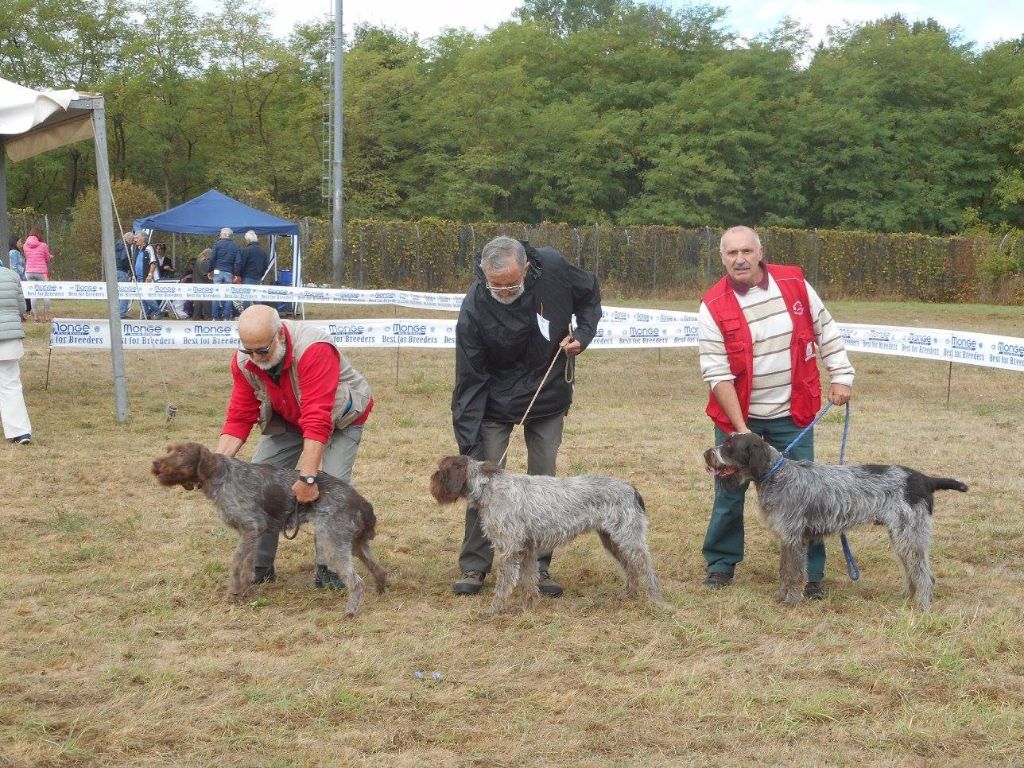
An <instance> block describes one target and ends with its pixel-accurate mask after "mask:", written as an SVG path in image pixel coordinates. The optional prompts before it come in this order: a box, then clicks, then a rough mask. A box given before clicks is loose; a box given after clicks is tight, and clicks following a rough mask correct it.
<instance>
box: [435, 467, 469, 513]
mask: <svg viewBox="0 0 1024 768" xmlns="http://www.w3.org/2000/svg"><path fill="white" fill-rule="evenodd" d="M468 467H469V459H467V458H466V457H465V456H445V457H444V458H443V459H441V461H439V462H438V469H437V471H436V472H435V473H434V474H433V475H431V476H430V495H431V496H433V497H434V498H435V499H437V503H438V504H451V503H452V502H454V501H456V500H457V499H458V498H459V497H460V496H462V495H463V494H464V493H465V491H466V479H467V474H468V473H467V469H468Z"/></svg>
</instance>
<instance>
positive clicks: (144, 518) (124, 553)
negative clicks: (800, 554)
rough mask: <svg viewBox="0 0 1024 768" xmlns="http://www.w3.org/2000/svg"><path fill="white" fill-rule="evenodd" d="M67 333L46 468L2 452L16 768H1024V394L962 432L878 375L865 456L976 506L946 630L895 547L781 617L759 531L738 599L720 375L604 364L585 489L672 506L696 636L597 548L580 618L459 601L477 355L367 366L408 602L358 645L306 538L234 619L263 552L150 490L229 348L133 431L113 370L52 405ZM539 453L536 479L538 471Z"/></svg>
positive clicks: (45, 444)
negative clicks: (590, 476)
mask: <svg viewBox="0 0 1024 768" xmlns="http://www.w3.org/2000/svg"><path fill="white" fill-rule="evenodd" d="M648 303H649V304H656V302H653V301H652V302H648ZM676 308H689V309H692V303H688V304H682V303H680V304H679V305H678V307H676ZM832 308H833V311H834V312H835V313H836V315H837V316H838V317H839V318H840V319H842V320H847V321H850V322H871V321H874V322H882V321H884V322H887V323H890V324H901V323H906V324H916V325H922V326H931V327H945V328H949V327H953V328H956V327H960V328H974V329H977V330H986V331H1002V332H1005V333H1010V334H1013V335H1018V336H1020V335H1024V333H1022V328H1024V315H1022V314H1021V312H1020V311H1018V310H1008V309H1004V308H993V307H989V308H977V307H966V308H960V307H929V306H925V305H911V306H899V305H885V306H883V305H877V304H875V305H867V304H864V305H858V304H841V303H836V302H833V307H832ZM62 309H66V310H67V311H65V314H72V313H75V312H79V313H82V314H84V313H86V312H89V311H93V312H95V307H94V306H93V307H89V306H86V305H82V306H78V305H72V306H71V307H70V308H65V307H62ZM361 309H362V308H353V309H352V310H350V311H349V312H348V313H347V314H348V316H359V315H362V314H363V312H362V311H361ZM323 311H324V312H326V310H323ZM401 312H402V314H405V312H404V311H401ZM43 333H44V329H43V328H41V327H39V326H33V327H32V328H31V334H32V335H31V338H30V339H29V340H28V344H27V347H28V354H27V357H26V358H25V360H24V361H23V371H24V382H25V386H26V390H27V395H28V401H29V406H30V409H31V412H32V417H33V421H34V426H35V443H34V444H33V445H32V446H31V447H29V448H27V449H24V448H14V447H8V446H4V447H3V448H0V462H2V463H3V470H2V472H0V484H2V495H0V498H2V499H3V505H2V509H0V516H2V517H0V519H2V521H3V524H4V528H5V530H6V531H7V536H6V537H5V538H6V539H7V541H6V546H5V554H4V561H3V562H4V568H3V572H2V579H0V590H2V591H0V594H2V600H0V626H2V627H3V631H2V633H0V670H2V672H0V764H5V765H6V764H9V765H13V766H29V765H33V766H34V765H45V766H50V765H52V766H117V765H131V766H166V765H175V766H213V765H216V766H253V765H260V766H336V765H351V766H369V765H378V764H379V765H387V766H422V765H436V766H468V765H478V766H511V765H552V766H561V765H581V766H632V765H644V766H662V765H689V764H713V765H751V764H755V763H757V764H771V765H778V764H784V763H793V762H799V763H801V764H809V765H823V764H828V765H851V766H852V765H857V766H861V765H869V766H871V765H895V764H899V765H922V766H924V765H935V764H961V765H967V764H971V765H975V764H982V763H984V764H1006V765H1013V764H1017V765H1019V764H1021V763H1022V762H1024V747H1022V743H1021V738H1020V733H1021V729H1022V726H1024V715H1022V711H1024V709H1022V704H1024V658H1022V656H1021V648H1022V639H1024V626H1022V620H1021V613H1020V605H1021V603H1022V600H1024V585H1022V582H1021V552H1022V551H1024V524H1022V522H1021V515H1020V511H1021V502H1020V499H1021V497H1022V494H1024V480H1022V476H1024V451H1022V450H1021V439H1020V428H1019V426H1018V423H1017V414H1019V413H1020V412H1021V410H1022V408H1024V387H1022V384H1024V378H1022V376H1021V375H1020V374H1015V373H1008V372H1001V371H993V370H985V369H981V368H973V367H969V366H957V367H955V368H954V370H953V377H952V392H951V396H950V403H949V407H948V409H947V407H946V383H947V367H946V366H945V365H943V364H941V363H934V362H918V361H912V360H905V359H900V358H888V357H882V356H875V355H863V354H861V355H855V357H854V363H855V364H856V365H857V368H858V383H857V388H856V399H855V410H854V422H853V427H852V432H851V439H850V445H849V448H848V456H847V460H849V461H877V462H890V461H893V462H899V463H905V464H909V465H911V466H914V467H917V468H920V469H922V470H924V471H928V472H932V473H935V474H950V475H953V476H956V477H958V478H960V479H962V480H964V481H965V482H967V483H968V484H969V485H970V486H971V492H970V493H969V494H967V495H963V496H962V495H960V494H953V493H949V494H942V495H940V497H939V499H938V503H937V514H936V525H935V542H934V549H933V561H934V567H935V571H936V575H937V577H938V581H939V583H938V589H937V594H936V607H935V609H934V610H933V611H932V612H931V613H929V614H920V613H917V612H915V611H913V610H911V609H910V608H908V607H907V605H906V604H905V602H904V600H903V599H902V598H901V597H900V596H899V595H898V592H899V590H900V588H901V586H902V584H901V576H900V572H899V567H898V565H897V563H896V561H895V559H894V558H893V556H892V554H891V552H890V551H889V545H888V540H887V537H886V536H885V534H884V532H883V531H882V530H880V529H875V528H867V529H863V530H859V531H857V532H856V533H854V534H853V535H852V537H851V538H852V544H853V546H854V548H855V550H856V552H857V555H858V558H859V560H860V564H861V566H862V568H863V570H864V577H863V580H862V581H861V582H859V583H857V584H853V583H851V582H850V581H849V580H848V579H847V578H846V577H845V575H843V574H842V558H841V555H840V554H839V548H838V546H836V544H835V543H832V544H831V545H830V546H829V553H830V558H831V559H830V566H829V573H828V581H827V588H828V593H829V594H828V598H827V599H826V600H825V601H824V602H822V603H814V604H810V603H808V604H804V605H801V606H799V607H797V608H793V609H788V610H787V609H784V608H782V607H780V606H777V605H776V604H775V603H773V602H772V600H771V592H772V590H773V582H774V581H775V579H776V571H777V565H776V562H777V547H776V545H775V543H774V541H773V540H772V539H771V538H770V537H769V536H768V535H767V534H766V532H765V531H764V530H763V529H762V528H761V527H760V526H759V525H758V524H757V523H756V521H755V520H754V519H753V517H751V520H750V521H749V524H748V527H747V531H748V535H747V539H748V551H747V558H746V561H745V562H744V563H743V565H742V566H741V567H740V569H739V571H738V574H737V581H736V583H735V584H734V586H732V587H731V588H729V589H727V590H724V591H721V592H717V593H709V592H707V591H705V590H704V589H703V588H702V587H701V586H700V578H701V577H702V575H703V560H702V559H701V556H700V545H701V540H702V537H703V533H704V528H705V525H706V523H707V516H708V512H709V508H710V501H711V487H710V483H709V480H708V479H707V478H706V476H705V474H704V472H703V469H702V466H701V459H700V456H701V452H702V450H703V449H704V448H705V447H706V446H707V444H708V442H709V440H710V439H711V429H710V425H709V422H708V420H707V419H706V417H705V416H704V415H703V412H702V411H703V404H704V397H705V395H704V388H703V386H702V385H701V383H700V380H699V375H698V373H697V366H696V363H697V361H696V353H695V351H694V350H664V351H662V352H660V353H658V352H655V351H636V352H610V351H600V352H594V353H592V354H588V355H585V356H584V357H583V358H582V359H581V362H580V366H579V369H578V386H577V401H576V405H575V406H574V408H573V410H572V412H571V414H570V417H569V420H568V422H567V428H566V435H565V441H564V445H563V451H562V454H561V459H560V467H561V471H562V472H563V473H571V474H576V473H582V472H601V473H609V474H614V475H617V476H620V477H623V478H625V479H628V480H630V481H631V482H633V483H635V484H636V485H637V486H638V487H639V488H640V489H641V491H642V492H643V495H644V498H645V500H646V501H647V505H648V510H649V513H650V518H651V547H652V551H653V553H654V556H655V564H656V567H657V569H658V571H659V574H660V575H661V578H662V580H663V585H664V588H665V592H666V596H667V598H668V601H669V608H668V609H667V610H664V611H661V610H656V609H653V608H650V607H646V606H638V605H635V604H632V603H623V602H620V601H619V600H618V599H617V597H616V594H617V592H618V590H619V589H620V586H621V579H620V576H619V574H618V573H617V571H616V569H615V567H614V564H613V563H612V561H611V559H610V558H608V557H607V555H606V554H605V553H604V552H603V551H602V550H601V548H600V546H599V544H598V542H597V540H596V538H593V537H591V538H584V539H580V540H577V541H576V542H574V543H573V544H571V545H570V546H568V547H566V548H565V549H564V550H563V551H560V552H558V553H557V556H556V559H555V564H554V572H555V575H556V576H558V577H559V578H560V579H561V580H562V581H563V582H564V584H565V585H566V594H565V596H564V597H563V598H562V599H560V600H558V601H545V602H544V603H543V604H542V605H541V607H540V608H539V609H538V610H536V611H534V612H530V613H526V614H523V615H517V616H511V617H501V618H498V619H495V620H491V621H483V620H481V619H480V615H479V614H480V611H481V609H482V608H483V607H484V606H485V604H486V600H487V599H488V598H489V594H485V595H484V596H483V597H482V598H479V599H473V598H456V597H455V596H453V595H452V594H451V592H450V585H451V581H452V579H453V578H454V577H455V575H456V574H455V558H456V553H457V550H458V545H459V542H460V541H461V536H462V514H461V510H460V509H458V508H455V507H448V508H439V507H437V506H436V505H435V504H434V502H433V500H432V499H431V498H430V496H429V495H428V493H427V488H426V486H427V478H428V476H429V473H430V471H431V470H432V468H433V465H434V461H435V460H436V458H437V456H438V455H440V454H442V453H445V452H449V451H450V450H452V448H453V445H452V439H451V433H450V415H449V410H448V401H449V391H450V382H451V378H452V359H451V354H450V353H448V352H444V351H437V352H427V351H419V350H417V351H407V350H403V351H402V352H401V354H400V356H396V354H395V352H393V351H382V350H353V351H352V352H351V358H352V360H353V362H354V363H355V365H356V366H357V367H358V368H360V369H361V370H362V371H363V372H364V373H365V374H366V375H367V377H368V378H369V379H370V381H371V382H372V384H373V386H374V388H375V391H376V397H377V407H376V409H375V411H374V414H373V417H372V419H371V421H370V424H369V427H368V429H367V431H366V435H365V438H364V442H363V447H362V449H361V451H360V455H359V458H358V460H357V463H356V468H355V476H354V479H355V483H356V485H357V486H358V487H359V489H360V490H361V491H362V492H363V493H364V494H365V495H366V496H367V497H368V498H370V499H371V500H372V501H373V502H374V504H375V505H376V508H377V511H378V515H379V520H380V522H379V535H378V539H377V542H376V550H377V552H378V554H379V556H380V558H381V560H382V562H383V563H384V564H385V566H386V567H388V568H389V570H390V571H391V573H392V576H393V584H394V586H393V588H392V589H391V590H390V591H389V592H388V593H387V594H386V595H384V596H383V597H378V596H376V595H375V594H370V593H369V592H368V595H367V598H366V600H365V602H364V604H363V608H362V610H361V612H360V613H359V615H358V616H357V617H356V619H355V620H352V621H346V620H344V619H343V617H342V610H343V600H342V599H341V598H340V597H339V596H337V595H335V594H331V593H326V594H324V593H320V592H317V591H315V590H313V589H312V588H311V581H312V567H311V563H312V542H311V540H310V538H309V536H308V534H307V533H305V532H303V534H301V535H300V537H299V539H298V540H297V541H296V542H293V543H287V542H285V543H283V545H282V548H281V552H280V553H279V563H278V570H279V574H280V578H279V580H278V581H277V582H276V583H275V584H272V585H268V586H267V587H265V588H263V589H262V590H261V591H260V592H259V593H258V595H257V597H256V598H255V599H254V600H253V602H252V603H251V604H249V605H245V606H236V605H232V604H230V603H229V602H228V601H227V600H226V598H225V580H226V569H225V565H226V563H227V561H228V558H229V555H230V551H231V549H232V547H233V544H234V541H233V535H232V534H230V533H229V532H228V531H226V530H225V529H224V528H223V527H222V526H221V525H220V524H219V523H218V521H217V520H216V518H215V516H214V514H213V510H212V507H211V505H210V504H209V503H208V502H207V501H206V500H205V498H203V497H201V496H199V495H198V494H195V493H188V492H185V491H183V490H181V489H175V490H166V489H163V488H160V487H158V486H157V484H156V483H155V482H154V481H153V479H152V478H151V476H150V475H149V473H148V470H149V461H150V459H151V458H152V457H153V456H155V455H157V454H158V453H160V452H161V451H162V449H163V445H164V444H165V443H167V442H169V441H173V440H182V439H187V440H193V439H194V440H200V441H203V442H205V443H207V444H209V445H212V444H213V443H214V442H215V439H216V436H217V432H218V427H219V426H220V420H221V418H222V414H223V407H224V403H225V400H226V395H227V389H228V373H227V356H226V355H225V354H224V353H223V352H142V353H139V352H132V353H129V354H128V356H127V365H128V377H129V387H130V407H131V410H132V413H133V417H134V418H133V420H132V422H131V423H130V424H128V425H116V424H115V423H114V421H113V415H112V414H113V404H112V396H111V387H110V383H109V378H110V364H109V360H108V358H107V357H106V356H104V355H103V354H102V353H95V352H94V353H77V352H60V353H55V354H54V359H53V368H52V370H51V374H50V385H49V388H48V389H45V390H44V389H43V383H44V380H45V376H46V363H47V349H46V341H45V337H44V335H43ZM163 378H166V385H167V394H165V392H164V387H163V383H162V381H161V380H162V379H163ZM168 398H169V399H171V400H173V401H174V402H176V403H177V405H178V409H179V411H178V417H177V418H176V419H175V420H174V421H173V422H171V423H170V424H167V423H165V419H164V409H165V406H166V403H167V400H168ZM840 433H841V427H840V416H838V415H837V416H835V417H834V418H833V417H832V415H831V414H830V417H829V418H828V419H826V423H824V424H823V425H821V426H820V427H819V429H818V432H817V445H818V454H819V458H821V459H822V460H835V459H836V457H837V454H838V447H839V437H840ZM250 450H251V449H250ZM246 455H249V454H246ZM511 457H512V458H511V463H512V465H513V467H517V468H521V467H522V466H523V449H522V446H521V443H515V444H514V447H513V449H512V451H511ZM489 586H490V585H488V592H489ZM418 669H419V670H424V671H425V672H426V677H427V680H426V681H422V682H421V681H419V680H417V679H416V678H415V677H414V671H415V670H418ZM435 670H436V671H438V672H440V674H441V680H440V681H439V682H433V681H431V680H430V673H431V672H433V671H435Z"/></svg>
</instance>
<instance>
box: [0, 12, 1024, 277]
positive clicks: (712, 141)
mask: <svg viewBox="0 0 1024 768" xmlns="http://www.w3.org/2000/svg"><path fill="white" fill-rule="evenodd" d="M723 13H724V11H723V9H721V8H716V7H713V6H706V5H695V6H687V7H685V8H683V9H681V10H673V9H672V8H671V7H670V6H666V5H664V4H660V3H653V2H651V3H649V2H637V0H526V2H524V3H523V5H522V6H521V7H520V8H519V9H518V11H517V12H516V14H515V19H514V20H512V21H509V22H506V23H504V24H501V25H499V26H498V27H496V28H495V29H493V30H491V31H489V32H488V33H487V34H484V35H476V34H473V33H470V32H467V31H465V30H448V31H446V32H444V33H442V34H441V35H439V36H438V37H436V38H433V39H431V40H429V41H421V40H420V39H419V38H418V37H417V36H416V35H414V34H409V33H406V32H403V31H400V30H395V29H387V28H382V27H375V26H370V25H360V26H358V27H357V29H356V32H355V35H354V36H353V38H352V39H351V40H350V41H349V43H348V47H347V50H345V52H344V62H345V86H344V87H345V93H344V95H345V110H346V112H345V119H344V136H343V140H344V141H343V147H344V148H343V155H344V168H343V177H344V189H345V200H344V208H345V214H346V216H347V217H348V218H352V219H382V218H394V219H404V220H427V219H439V220H446V221H478V222H490V223H496V222H507V221H517V222H528V223H529V224H531V225H534V226H538V225H540V224H541V223H542V222H545V221H561V222H567V223H569V224H573V225H576V226H579V227H584V226H591V225H593V224H594V223H595V222H598V223H600V224H602V225H611V224H616V225H620V226H631V227H632V226H636V225H668V226H682V227H690V228H696V227H703V226H713V227H721V226H726V225H730V224H734V223H737V222H744V223H749V224H752V225H756V226H760V227H783V228H785V227H798V228H815V227H816V228H821V229H830V230H857V231H862V232H920V233H923V234H926V235H932V236H935V235H947V234H951V233H956V232H962V231H964V229H965V228H966V227H969V226H975V225H978V226H989V227H995V228H999V229H1000V230H1003V229H1005V228H1007V227H1020V226H1022V225H1024V176H1022V174H1021V171H1020V167H1021V161H1022V159H1024V55H1022V50H1024V45H1022V41H1021V40H1013V41H1008V42H1005V43H1001V44H999V45H996V46H993V47H991V48H989V49H988V50H986V51H984V52H982V53H977V52H976V50H975V48H974V47H973V46H972V45H969V44H967V43H966V42H965V41H963V40H961V39H960V37H959V36H958V33H957V32H956V31H951V30H948V29H946V28H944V27H942V26H941V25H940V24H938V23H937V22H935V21H932V20H928V21H924V22H910V21H908V20H907V19H906V18H904V17H902V16H899V15H895V16H890V17H887V18H883V19H879V20H877V21H874V22H870V23H866V24H847V25H845V26H842V27H838V28H835V29H833V30H832V31H831V33H830V37H829V38H828V40H827V41H826V43H824V44H823V45H821V46H820V47H819V48H818V49H817V50H815V51H813V52H811V51H810V50H809V49H808V40H809V33H808V31H807V30H806V29H805V28H803V27H801V26H800V24H799V23H797V22H795V21H793V20H792V19H785V20H783V21H782V22H781V23H780V24H779V25H778V26H777V27H776V28H775V29H773V30H771V31H770V32H769V33H767V34H765V35H762V36H760V37H758V38H755V39H753V40H741V39H737V38H736V37H735V36H734V35H733V34H731V33H730V32H728V31H727V29H726V28H725V27H724V26H723ZM268 18H269V11H268V10H267V6H266V3H265V0H232V1H231V2H229V3H227V4H225V5H223V6H221V7H220V8H219V10H218V11H216V12H214V13H205V14H204V13H201V12H200V11H199V10H198V9H197V7H196V6H195V5H194V4H193V0H154V1H153V2H151V3H146V4H137V3H134V2H132V0H81V2H76V3H72V4H71V5H70V6H69V5H67V4H66V3H62V2H58V1H57V0H32V1H31V2H30V0H11V1H10V2H7V3H4V4H3V5H2V7H0V28H3V29H5V30H7V32H6V33H5V36H4V39H3V42H2V44H0V75H2V76H4V77H7V78H9V79H14V80H16V81H19V82H22V83H24V84H26V85H29V86H34V87H47V88H50V87H56V88H59V87H75V88H79V89H82V90H93V91H100V92H103V93H104V94H105V97H106V106H107V128H108V148H109V153H110V158H111V167H112V173H113V176H114V177H115V178H124V179H129V180H131V181H132V182H134V183H136V184H139V185H141V186H144V187H146V188H149V189H152V190H154V191H157V192H158V194H159V196H160V198H161V201H162V206H163V207H168V206H171V205H174V204H177V203H180V202H183V201H184V200H186V199H188V198H190V197H193V196H195V195H197V194H199V193H202V192H204V191H206V190H207V189H209V188H210V187H217V188H219V189H221V190H223V191H224V192H226V193H228V194H232V195H235V196H238V195H241V194H244V193H246V192H247V191H252V190H263V191H264V192H265V200H266V202H269V201H276V202H277V203H279V204H280V205H282V206H284V207H285V208H286V209H287V210H289V211H291V212H293V213H294V214H296V215H304V216H320V215H323V214H324V212H325V210H326V209H327V208H328V207H329V206H328V205H327V202H326V201H325V199H324V197H323V195H322V194H321V192H322V188H323V179H324V176H325V174H326V173H327V171H328V170H329V169H328V168H327V166H326V165H325V162H324V160H325V149H326V148H327V147H329V146H331V145H332V143H333V142H332V140H331V137H330V136H329V135H328V133H327V130H326V129H325V123H324V121H325V118H326V117H327V110H326V105H327V103H328V100H329V89H328V84H329V81H330V77H331V69H332V67H331V47H332V42H331V36H332V33H333V28H332V25H331V24H330V22H329V21H326V20H324V21H320V22H316V23H312V24H307V25H301V26H299V27H296V28H295V29H294V30H292V31H291V34H290V35H288V36H287V37H286V36H284V35H279V36H274V35H273V34H271V31H270V27H269V25H268ZM94 186H95V161H94V154H93V149H92V147H91V146H90V145H89V144H88V143H86V142H83V143H80V144H76V145H74V146H71V147H65V148H62V149H59V150H56V151H53V152H50V153H47V154H44V155H41V156H39V157H36V158H33V159H31V160H28V161H25V162H22V163H16V164H12V165H11V166H10V167H9V199H10V201H11V203H12V204H13V205H16V206H19V207H32V208H35V209H36V210H40V211H46V212H48V213H56V212H60V211H66V210H68V208H69V207H70V206H71V205H72V204H73V203H74V201H75V200H77V199H78V197H79V195H80V194H81V193H82V191H83V190H87V189H89V188H92V187H94ZM264 207H265V206H264ZM351 236H352V235H351V234H350V238H351ZM610 248H611V251H610V252H609V251H607V250H606V252H605V254H604V255H605V257H606V258H611V259H613V260H614V258H615V255H614V254H615V253H616V249H617V246H615V245H610ZM595 253H596V251H595ZM650 263H651V264H653V263H654V262H653V261H652V262H650ZM626 271H629V272H630V274H638V272H637V270H636V269H634V268H632V267H630V268H629V270H626ZM645 279H646V278H645ZM940 292H941V291H940Z"/></svg>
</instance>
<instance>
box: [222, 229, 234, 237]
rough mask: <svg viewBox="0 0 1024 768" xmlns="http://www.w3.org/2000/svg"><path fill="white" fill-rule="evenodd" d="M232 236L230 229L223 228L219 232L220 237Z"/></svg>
mask: <svg viewBox="0 0 1024 768" xmlns="http://www.w3.org/2000/svg"><path fill="white" fill-rule="evenodd" d="M232 234H234V233H233V232H232V231H231V227H224V228H223V229H222V230H221V231H220V236H221V237H231V235H232Z"/></svg>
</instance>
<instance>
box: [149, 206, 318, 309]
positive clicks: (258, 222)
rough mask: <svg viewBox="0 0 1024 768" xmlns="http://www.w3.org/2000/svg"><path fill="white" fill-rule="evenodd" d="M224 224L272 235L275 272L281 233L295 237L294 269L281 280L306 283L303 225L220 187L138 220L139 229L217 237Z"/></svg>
mask: <svg viewBox="0 0 1024 768" xmlns="http://www.w3.org/2000/svg"><path fill="white" fill-rule="evenodd" d="M224 227H230V228H231V230H232V231H233V232H236V233H238V234H241V233H242V232H245V231H247V230H250V229H251V230H252V231H253V232H255V233H256V234H257V235H270V265H269V266H268V267H267V272H269V271H270V270H271V269H273V270H274V273H275V275H276V274H277V271H278V270H277V242H276V241H277V237H278V236H279V235H285V236H288V237H291V238H292V269H291V270H281V275H282V277H283V278H284V279H283V280H281V281H279V282H280V283H281V284H285V285H302V254H301V251H300V248H299V225H298V224H294V223H292V222H290V221H285V220H284V219H279V218H277V217H276V216H272V215H270V214H269V213H266V212H264V211H260V210H258V209H256V208H252V207H251V206H248V205H246V204H245V203H242V202H239V201H238V200H235V199H234V198H233V197H228V196H227V195H225V194H224V193H223V192H218V191H217V190H216V189H211V190H210V191H209V192H204V193H203V194H201V195H200V196H199V197H195V198H193V199H191V200H189V201H188V202H185V203H182V204H181V205H177V206H175V207H174V208H169V209H167V210H166V211H164V212H163V213H155V214H153V215H152V216H146V217H144V218H141V219H136V220H135V222H134V229H135V231H136V232H138V231H139V230H143V229H145V230H157V231H159V232H174V233H178V234H185V235H212V236H213V237H216V236H217V235H219V234H220V231H221V229H223V228H224ZM293 309H294V308H293Z"/></svg>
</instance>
